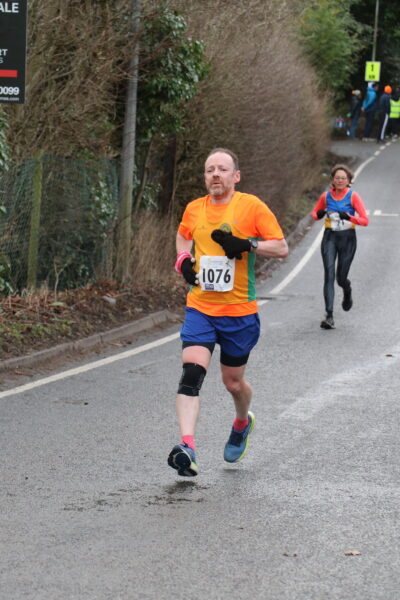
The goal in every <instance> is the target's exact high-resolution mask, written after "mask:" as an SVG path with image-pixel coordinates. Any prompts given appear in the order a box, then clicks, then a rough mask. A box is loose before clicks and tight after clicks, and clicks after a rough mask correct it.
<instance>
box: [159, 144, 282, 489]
mask: <svg viewBox="0 0 400 600" xmlns="http://www.w3.org/2000/svg"><path fill="white" fill-rule="evenodd" d="M204 180H205V187H206V188H207V191H208V194H207V195H206V196H203V197H201V198H197V200H193V201H192V202H189V204H187V206H186V208H185V211H184V213H183V217H182V220H181V223H180V225H179V228H178V232H177V235H176V249H177V260H176V264H175V270H176V271H177V272H178V273H181V274H182V276H183V277H184V278H185V280H186V281H187V283H189V284H190V286H191V287H190V290H189V293H188V295H187V303H186V314H185V321H184V323H183V325H182V329H181V340H182V363H183V364H182V376H181V379H180V381H179V387H178V394H177V397H176V412H177V417H178V424H179V429H180V434H181V442H180V443H178V444H177V445H175V446H174V447H173V448H172V450H171V452H170V454H169V457H168V464H169V466H170V467H172V468H173V469H176V470H177V471H178V475H181V476H183V477H193V476H195V475H197V473H198V470H199V468H198V465H197V461H196V454H195V450H196V449H195V440H194V436H195V429H196V424H197V420H198V418H199V411H200V398H199V394H200V388H201V386H202V383H203V380H204V378H205V376H206V374H207V370H208V367H209V364H210V361H211V356H212V354H213V351H214V347H215V345H216V344H219V346H220V349H221V353H220V366H221V377H222V381H223V383H224V385H225V387H226V389H227V390H228V392H230V394H231V396H232V399H233V402H234V406H235V413H236V415H235V420H234V422H233V427H232V429H231V432H230V435H229V438H228V441H227V442H226V444H225V448H224V459H225V461H227V462H229V463H233V462H237V461H238V460H241V459H242V458H243V456H244V455H245V453H246V450H247V446H248V442H249V435H250V433H251V431H252V430H253V427H254V414H253V413H252V412H251V411H250V410H249V409H250V404H251V397H252V389H251V386H250V384H249V383H248V382H247V380H246V378H245V371H246V364H247V361H248V358H249V356H250V352H251V350H252V349H253V348H254V346H255V345H256V343H257V340H258V337H259V334H260V322H259V316H258V309H257V301H256V292H255V274H254V265H255V259H256V256H255V255H256V254H257V255H259V256H263V257H275V258H284V257H285V256H287V254H288V246H287V243H286V241H285V238H284V236H283V233H282V230H281V228H280V226H279V224H278V221H277V220H276V217H275V215H274V214H273V213H272V212H271V210H270V209H269V208H268V206H267V205H266V204H265V203H264V202H262V201H261V200H260V199H259V198H257V197H256V196H253V195H252V194H245V193H242V192H238V191H236V190H235V185H236V183H238V182H239V181H240V171H239V164H238V159H237V156H236V155H235V154H234V153H233V152H231V151H230V150H227V149H226V148H214V150H212V151H211V152H210V154H209V155H208V157H207V159H206V161H205V165H204ZM192 252H194V255H193V254H192ZM212 402H215V398H213V399H212Z"/></svg>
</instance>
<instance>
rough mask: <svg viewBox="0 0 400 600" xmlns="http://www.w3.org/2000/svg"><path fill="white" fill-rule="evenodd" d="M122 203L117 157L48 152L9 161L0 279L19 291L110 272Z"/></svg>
mask: <svg viewBox="0 0 400 600" xmlns="http://www.w3.org/2000/svg"><path fill="white" fill-rule="evenodd" d="M117 203H118V177H117V165H116V163H114V162H112V161H109V160H105V159H104V160H100V161H83V160H76V159H65V158H60V157H56V156H52V155H47V154H46V155H38V156H36V157H35V158H33V159H30V160H27V161H25V162H24V163H23V164H19V165H11V166H10V167H9V169H8V170H7V171H6V172H3V173H1V174H0V207H4V210H2V212H0V282H1V278H3V283H4V280H5V279H8V281H9V284H10V287H11V288H12V290H13V291H21V290H22V289H24V288H32V287H34V288H37V287H39V286H40V285H42V284H43V283H46V284H47V285H48V287H49V288H51V289H66V288H73V287H78V286H81V285H85V284H86V283H89V282H93V281H99V280H104V279H110V278H112V268H113V255H114V245H113V240H114V227H115V219H116V214H117ZM0 292H1V287H0ZM3 293H4V286H3Z"/></svg>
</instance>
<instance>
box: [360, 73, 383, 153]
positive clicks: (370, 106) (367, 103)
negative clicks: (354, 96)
mask: <svg viewBox="0 0 400 600" xmlns="http://www.w3.org/2000/svg"><path fill="white" fill-rule="evenodd" d="M378 89H379V83H372V82H370V83H369V84H368V87H367V91H366V94H365V98H364V100H363V103H362V105H361V113H362V114H363V115H364V116H365V125H364V132H363V137H362V139H363V141H365V142H367V141H373V138H371V131H372V126H373V124H374V119H375V113H376V110H377V108H378Z"/></svg>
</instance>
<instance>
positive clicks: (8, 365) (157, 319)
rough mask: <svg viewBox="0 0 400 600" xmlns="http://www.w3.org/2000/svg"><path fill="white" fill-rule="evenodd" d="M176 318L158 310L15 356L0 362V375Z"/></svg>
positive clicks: (88, 348)
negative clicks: (95, 331) (77, 337)
mask: <svg viewBox="0 0 400 600" xmlns="http://www.w3.org/2000/svg"><path fill="white" fill-rule="evenodd" d="M177 318H178V316H177V315H176V314H174V313H172V312H170V311H169V310H160V311H159V312H156V313H153V314H152V315H148V316H147V317H143V318H142V319H138V320H137V321H132V322H131V323H128V324H126V325H121V326H120V327H115V328H114V329H109V330H108V331H104V332H103V333H96V334H94V335H91V336H89V337H87V338H82V339H80V340H76V341H73V342H65V343H64V344H58V345H57V346H53V347H52V348H46V349H45V350H39V351H38V352H33V353H32V354H27V355H25V356H17V357H15V358H9V359H7V360H3V361H1V362H0V373H1V372H4V371H10V370H11V369H16V368H19V367H28V368H29V367H33V366H35V367H36V366H37V365H39V364H41V363H43V362H45V361H47V360H50V359H53V358H58V357H59V356H63V355H66V354H69V353H73V352H76V351H79V350H91V349H93V348H95V347H96V346H101V345H102V344H109V343H111V342H114V341H117V340H121V339H123V338H124V337H127V336H129V335H133V334H136V333H140V332H141V331H146V330H147V329H151V328H152V327H155V326H157V325H162V324H163V323H167V322H168V321H176V320H177Z"/></svg>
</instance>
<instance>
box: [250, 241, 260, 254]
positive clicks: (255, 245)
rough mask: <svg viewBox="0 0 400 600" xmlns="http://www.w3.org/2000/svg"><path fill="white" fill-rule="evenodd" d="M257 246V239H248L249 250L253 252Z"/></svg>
mask: <svg viewBox="0 0 400 600" xmlns="http://www.w3.org/2000/svg"><path fill="white" fill-rule="evenodd" d="M257 248H258V241H257V240H250V252H254V251H255V250H257Z"/></svg>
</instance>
